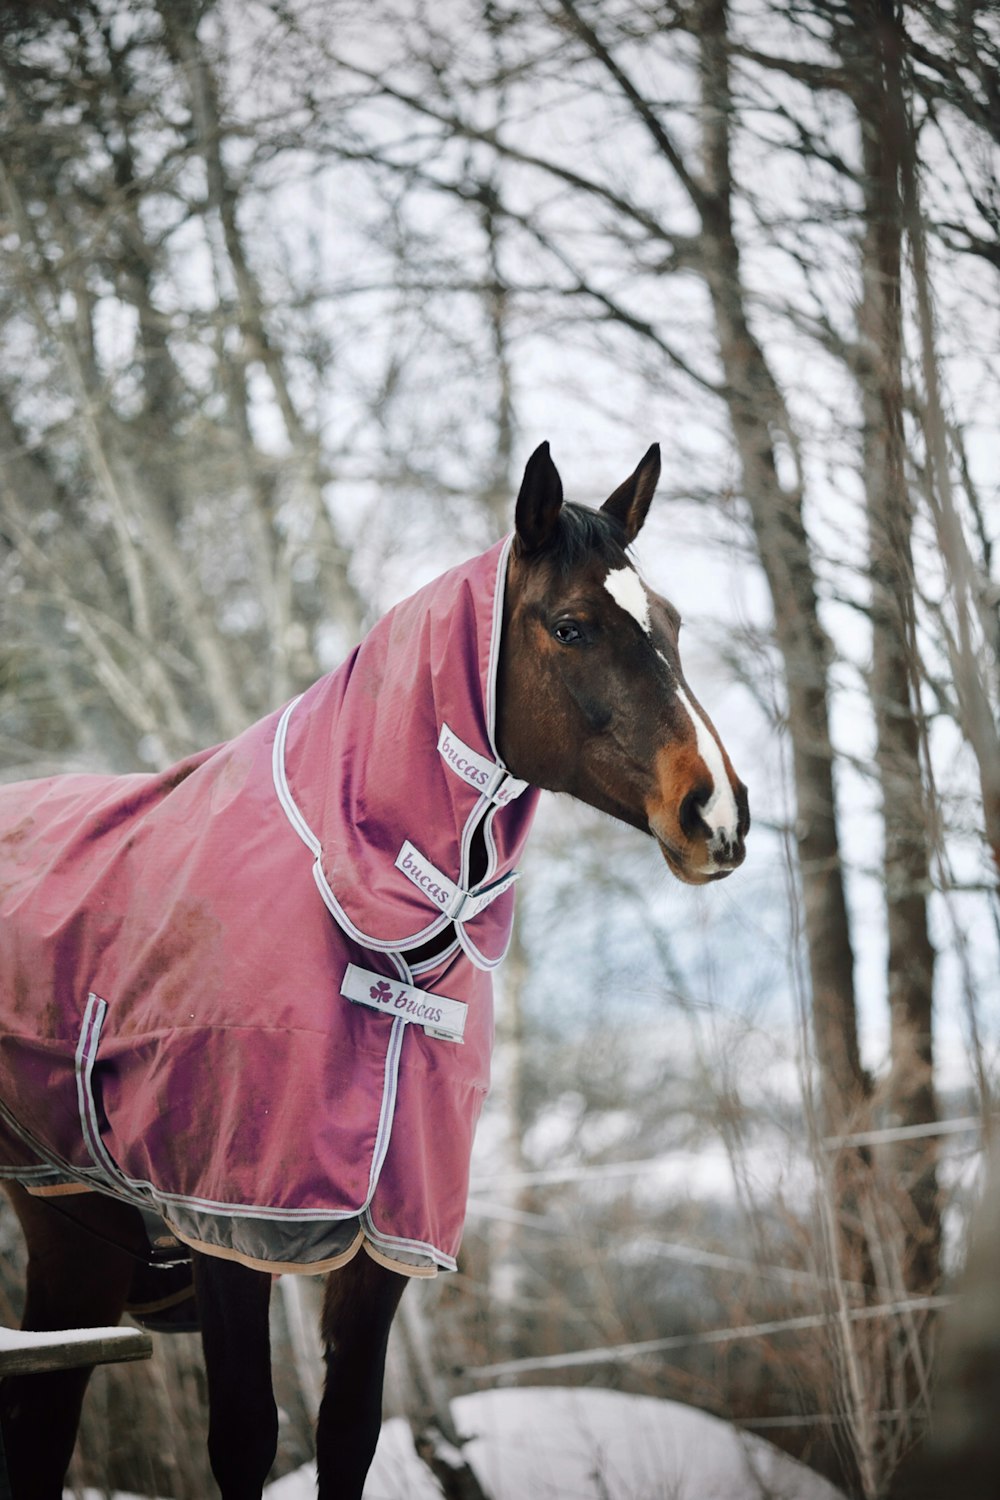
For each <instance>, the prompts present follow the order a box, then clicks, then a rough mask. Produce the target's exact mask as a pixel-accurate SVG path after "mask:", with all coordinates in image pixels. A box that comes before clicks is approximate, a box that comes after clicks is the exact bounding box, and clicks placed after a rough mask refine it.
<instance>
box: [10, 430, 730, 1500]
mask: <svg viewBox="0 0 1000 1500" xmlns="http://www.w3.org/2000/svg"><path fill="white" fill-rule="evenodd" d="M659 471H660V459H659V449H658V447H656V446H655V445H654V446H653V447H652V448H650V450H649V451H648V453H647V454H646V455H645V457H644V458H643V459H642V461H641V462H640V463H639V465H638V467H637V468H636V469H635V471H634V472H633V473H632V474H631V475H630V476H629V478H628V479H627V480H626V481H625V482H624V483H623V484H622V485H621V486H620V487H619V488H618V489H616V490H615V492H614V493H613V494H612V495H611V496H610V498H609V499H608V500H607V501H606V502H605V503H604V505H603V506H602V507H601V508H600V509H599V510H596V511H594V510H589V509H587V508H583V507H579V506H576V505H571V504H564V502H563V491H562V484H561V481H560V478H559V474H558V472H557V470H556V467H555V465H554V463H553V461H552V459H551V457H550V454H549V448H548V444H543V445H542V446H541V447H540V448H539V449H537V450H536V452H535V453H534V454H533V455H532V457H531V459H530V460H529V462H528V464H527V468H526V470H525V474H524V479H523V483H522V485H521V488H520V492H519V494H518V497H517V502H516V508H515V524H514V531H513V532H512V534H511V536H510V537H508V538H507V539H505V541H504V542H503V543H498V544H497V547H496V548H494V549H491V550H490V552H488V553H486V554H484V555H483V557H482V558H479V559H474V560H473V561H472V562H471V563H470V564H468V565H463V566H462V567H460V568H459V569H453V570H451V571H450V572H449V573H447V574H445V575H444V576H443V578H442V579H440V580H438V581H437V582H436V583H435V584H432V585H428V586H427V588H426V589H424V590H421V591H419V592H418V593H417V594H416V595H415V596H413V598H412V599H411V600H410V601H405V602H404V604H402V605H400V606H397V607H396V609H395V610H393V611H390V613H389V615H387V616H386V617H385V618H384V619H383V621H381V622H380V623H379V625H377V626H376V627H375V629H374V630H373V631H372V632H371V634H370V635H369V636H368V637H366V639H365V641H364V642H363V643H362V644H361V646H360V647H359V648H358V649H357V651H356V652H355V653H353V654H352V656H351V657H350V658H349V659H348V661H347V662H346V663H345V664H344V666H343V667H342V668H339V669H337V672H335V673H333V674H330V675H329V677H327V678H324V679H321V680H320V682H319V683H317V684H316V685H315V686H314V687H313V688H311V689H309V690H307V692H306V693H305V694H303V695H302V698H301V699H299V700H296V701H295V702H294V703H293V704H290V705H288V706H287V707H286V708H285V709H284V710H282V711H281V712H280V713H279V714H276V715H272V716H270V717H269V718H268V719H267V720H263V721H261V723H260V724H259V725H256V726H252V727H251V729H250V730H248V731H246V732H245V734H244V735H242V736H239V737H237V739H236V740H234V741H232V742H230V743H229V744H228V745H226V746H221V747H216V748H215V749H213V750H211V751H205V752H203V753H201V754H199V755H195V756H193V757H191V758H190V759H189V760H188V761H186V762H183V763H181V764H180V765H179V766H177V767H173V768H171V770H170V771H168V772H165V773H159V774H155V775H149V776H128V777H81V776H70V777H58V778H52V779H49V780H46V781H42V782H26V783H21V784H19V785H18V786H16V787H13V788H0V856H2V857H0V999H2V1011H3V1014H2V1016H0V1150H2V1151H3V1152H4V1153H6V1154H5V1155H0V1175H3V1176H5V1177H6V1178H9V1179H10V1181H9V1185H8V1190H9V1193H10V1197H11V1199H12V1202H13V1205H14V1208H15V1210H16V1212H17V1214H18V1217H19V1219H20V1221H21V1224H22V1227H23V1231H24V1235H25V1239H26V1243H27V1248H28V1270H27V1300H26V1307H25V1313H24V1326H25V1327H26V1328H34V1329H54V1328H64V1327H97V1326H102V1325H108V1324H114V1323H117V1322H118V1320H119V1318H120V1317H121V1315H122V1312H123V1310H124V1309H125V1307H126V1305H127V1303H128V1300H129V1295H130V1287H131V1286H132V1283H133V1279H134V1275H135V1267H136V1264H137V1260H141V1259H142V1258H143V1257H144V1256H146V1255H147V1254H148V1251H149V1246H150V1239H149V1233H148V1229H147V1226H148V1224H149V1223H150V1221H151V1218H152V1214H153V1213H155V1214H156V1215H157V1216H158V1217H157V1220H156V1222H158V1223H160V1224H161V1227H162V1222H163V1221H164V1220H165V1221H166V1224H167V1225H168V1227H169V1230H170V1232H171V1234H172V1235H173V1236H174V1239H175V1241H179V1242H180V1243H182V1244H185V1245H187V1246H188V1247H190V1250H191V1256H192V1261H193V1277H194V1285H195V1290H196V1294H197V1309H198V1321H199V1323H200V1327H201V1332H202V1339H203V1345H204V1354H205V1361H206V1368H207V1376H208V1393H209V1407H210V1410H209V1450H210V1459H211V1465H212V1470H213V1473H214V1475H215V1477H216V1480H217V1482H218V1485H219V1489H220V1490H221V1493H222V1495H223V1497H224V1500H255V1497H259V1496H260V1494H261V1491H262V1486H263V1484H264V1482H265V1478H266V1475H267V1473H268V1470H269V1468H270V1466H271V1464H272V1462H273V1459H274V1455H275V1450H276V1442H277V1425H278V1419H277V1413H276V1409H275V1403H274V1398H273V1394H272V1387H271V1366H270V1350H269V1342H268V1302H269V1296H270V1291H271V1284H272V1273H274V1272H282V1271H309V1272H314V1273H315V1272H319V1271H326V1272H328V1276H327V1283H326V1291H325V1301H324V1309H323V1318H322V1335H323V1341H324V1346H325V1359H326V1384H325V1392H324V1396H323V1400H322V1404H321V1408H320V1412H319V1418H318V1430H317V1439H316V1442H317V1460H318V1471H319V1493H320V1495H321V1496H322V1497H325V1500H359V1497H360V1496H361V1494H362V1490H363V1487H364V1482H365V1476H366V1474H367V1472H368V1468H369V1465H370V1463H371V1459H372V1456H373V1453H374V1450H375V1445H376V1441H377V1438H378V1433H379V1428H380V1423H381V1399H382V1380H383V1372H384V1363H385V1353H386V1343H387V1339H388V1335H389V1329H390V1325H391V1323H392V1319H393V1316H394V1313H395V1310H396V1307H397V1304H398V1302H399V1298H400V1295H401V1293H402V1291H403V1289H404V1287H405V1285H406V1280H407V1278H408V1277H409V1276H412V1275H426V1274H434V1273H435V1272H436V1271H437V1270H439V1269H442V1268H444V1269H447V1268H451V1267H453V1266H454V1264H455V1260H454V1255H455V1251H456V1250H457V1244H458V1237H459V1235H460V1233H461V1227H462V1216H463V1213H464V1205H465V1194H466V1191H467V1185H468V1158H469V1152H470V1150H471V1143H472V1133H473V1131H474V1127H475V1122H476V1117H477V1116H478V1112H479V1108H480V1106H481V1103H482V1098H483V1095H484V1093H485V1088H486V1085H487V1082H488V1063H489V1050H490V1044H491V1041H492V1013H491V1009H490V974H491V970H492V968H493V967H495V965H496V964H497V963H498V962H499V961H500V959H501V958H502V956H503V952H504V950H505V947H506V943H507V940H508V939H509V934H510V922H511V916H512V901H513V891H512V889H511V887H512V882H513V880H514V878H515V875H516V872H515V871H514V870H513V868H512V866H513V861H514V859H515V858H516V856H517V854H518V852H519V851H520V849H521V847H522V845H523V842H524V838H525V837H526V835H527V829H528V826H529V825H530V820H531V814H532V812H533V809H534V802H535V799H536V797H537V794H538V791H539V790H540V789H543V788H544V789H548V790H550V791H555V792H563V793H567V794H569V795H570V796H572V797H575V798H577V799H579V800H581V801H583V802H585V803H588V804H590V805H591V806H593V807H595V808H598V809H600V810H602V811H603V812H606V813H609V814H610V815H611V816H612V817H614V818H616V819H619V820H620V821H622V822H624V823H627V824H629V825H631V826H632V827H634V828H636V829H638V830H639V831H640V832H642V833H643V834H645V835H647V836H651V837H652V838H653V839H654V840H655V841H656V844H657V846H658V848H659V850H660V852H661V854H662V856H663V859H664V861H665V862H666V864H667V866H668V868H669V869H670V870H671V871H672V872H673V874H674V875H675V876H676V877H677V878H679V879H680V880H682V881H684V882H687V883H690V884H695V885H697V884H703V883H705V882H709V881H715V880H719V879H722V878H723V877H725V876H727V875H728V874H729V873H730V872H731V871H733V870H734V869H736V868H737V866H739V865H740V864H741V862H742V861H743V858H744V852H745V845H744V840H745V837H746V834H747V830H748V827H749V812H748V803H747V793H746V789H745V787H744V785H743V783H742V782H741V781H740V780H739V778H738V777H737V776H736V774H735V772H734V770H733V767H732V764H731V762H730V760H729V757H728V755H727V753H726V751H725V749H724V747H723V745H722V742H721V740H720V738H719V736H718V734H717V732H716V730H715V728H714V727H713V725H712V722H711V720H710V719H709V718H708V716H707V714H706V713H705V712H704V710H703V709H702V708H701V707H700V705H699V703H698V701H697V699H696V698H695V696H694V694H693V692H692V691H691V689H690V688H689V686H688V684H687V682H686V680H685V677H684V674H683V671H682V668H681V661H680V655H679V649H678V632H679V629H680V619H679V616H678V613H677V611H676V610H675V609H674V607H673V606H672V605H671V604H670V603H669V602H668V601H667V600H666V599H664V598H661V597H660V596H659V595H657V594H656V593H654V592H653V591H652V590H651V589H650V588H648V587H647V586H646V585H645V584H644V582H643V581H642V579H641V578H640V576H639V574H638V572H637V571H636V570H635V567H634V566H633V564H632V562H631V561H630V558H629V555H628V553H627V551H626V549H627V548H628V547H629V545H630V544H631V543H632V542H633V541H634V540H635V538H636V536H637V534H638V532H639V530H640V528H641V526H642V525H643V522H644V520H645V518H646V514H647V511H648V509H649V505H650V501H651V499H652V497H653V492H654V490H655V488H656V484H657V480H658V477H659ZM400 839H402V843H400ZM43 877H44V878H43ZM39 992H41V993H39ZM261 1057H262V1058H263V1061H261ZM348 1061H349V1062H350V1067H348V1066H347V1063H348ZM321 1104H325V1109H324V1108H320V1107H319V1105H321ZM359 1252H364V1253H359ZM88 1374H89V1371H83V1372H79V1371H67V1372H64V1373H59V1374H53V1375H48V1376H35V1377H31V1378H14V1379H10V1380H8V1381H6V1382H4V1387H3V1391H2V1408H0V1409H2V1420H3V1435H4V1444H5V1447H6V1453H7V1463H8V1468H9V1473H10V1477H11V1483H12V1488H13V1494H14V1496H15V1500H57V1497H58V1496H60V1495H61V1492H62V1484H63V1478H64V1475H65V1471H66V1468H67V1465H68V1463H69V1460H70V1457H71V1454H72V1449H73V1445H74V1442H75V1435H76V1429H77V1425H78V1420H79V1413H80V1408H81V1403H82V1400H83V1394H84V1387H85V1385H86V1380H87V1376H88Z"/></svg>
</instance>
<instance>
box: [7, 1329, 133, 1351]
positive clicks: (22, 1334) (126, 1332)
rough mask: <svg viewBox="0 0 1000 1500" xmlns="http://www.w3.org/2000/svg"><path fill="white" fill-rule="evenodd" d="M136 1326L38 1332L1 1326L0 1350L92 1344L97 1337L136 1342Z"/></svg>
mask: <svg viewBox="0 0 1000 1500" xmlns="http://www.w3.org/2000/svg"><path fill="white" fill-rule="evenodd" d="M137 1331H138V1330H137V1329H135V1328H60V1329H56V1330H52V1331H48V1332H41V1333H39V1332H37V1331H35V1330H32V1329H26V1328H0V1351H3V1350H15V1351H16V1350H22V1349H48V1348H51V1347H61V1346H62V1345H63V1344H91V1343H93V1342H94V1340H95V1339H119V1340H120V1339H124V1340H125V1341H126V1342H128V1341H129V1340H131V1341H132V1342H135V1338H136V1333H137Z"/></svg>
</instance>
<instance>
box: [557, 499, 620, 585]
mask: <svg viewBox="0 0 1000 1500" xmlns="http://www.w3.org/2000/svg"><path fill="white" fill-rule="evenodd" d="M545 556H546V557H547V558H550V559H551V560H552V561H553V562H554V563H555V565H556V567H557V568H558V569H559V571H560V572H561V573H568V572H570V571H571V570H572V569H573V568H575V567H578V566H579V565H580V564H581V563H584V562H586V561H587V560H588V558H593V557H598V558H600V559H601V561H602V562H607V563H609V564H610V565H612V566H614V567H623V566H624V565H626V564H627V562H628V558H627V557H626V555H625V532H624V529H623V527H622V525H621V523H620V522H619V521H617V520H616V519H615V518H614V516H609V515H607V514H606V513H605V512H604V511H602V510H590V509H589V507H587V506H586V505H574V504H572V503H571V502H570V503H567V504H565V505H564V506H563V507H562V509H561V510H560V512H559V521H558V524H557V526H556V528H555V532H554V534H553V536H552V537H551V538H550V540H549V542H548V543H547V544H546V547H545Z"/></svg>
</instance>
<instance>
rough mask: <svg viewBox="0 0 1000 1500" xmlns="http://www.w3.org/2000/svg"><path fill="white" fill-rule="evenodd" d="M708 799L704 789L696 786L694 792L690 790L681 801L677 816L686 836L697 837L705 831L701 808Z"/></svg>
mask: <svg viewBox="0 0 1000 1500" xmlns="http://www.w3.org/2000/svg"><path fill="white" fill-rule="evenodd" d="M707 801H708V798H707V796H706V794H705V791H704V789H703V788H701V787H696V788H695V790H694V791H693V792H688V794H687V796H686V797H685V798H684V801H683V802H682V803H681V805H680V810H679V812H678V814H677V816H678V820H679V822H680V825H681V831H682V832H683V834H684V836H685V837H686V838H689V839H693V838H697V836H698V834H699V833H703V832H704V831H705V825H704V823H703V822H702V817H701V810H702V808H703V807H704V806H705V803H706V802H707Z"/></svg>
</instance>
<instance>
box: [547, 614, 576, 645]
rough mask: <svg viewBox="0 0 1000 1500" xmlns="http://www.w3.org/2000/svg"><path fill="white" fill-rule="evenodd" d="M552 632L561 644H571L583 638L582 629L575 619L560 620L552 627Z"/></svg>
mask: <svg viewBox="0 0 1000 1500" xmlns="http://www.w3.org/2000/svg"><path fill="white" fill-rule="evenodd" d="M552 634H553V635H554V636H555V638H556V640H557V641H558V642H559V644H560V645H561V646H573V645H575V644H576V642H577V641H582V640H583V631H582V630H581V629H580V627H579V625H578V624H577V623H576V621H575V620H560V621H559V624H558V625H554V626H553V627H552Z"/></svg>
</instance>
